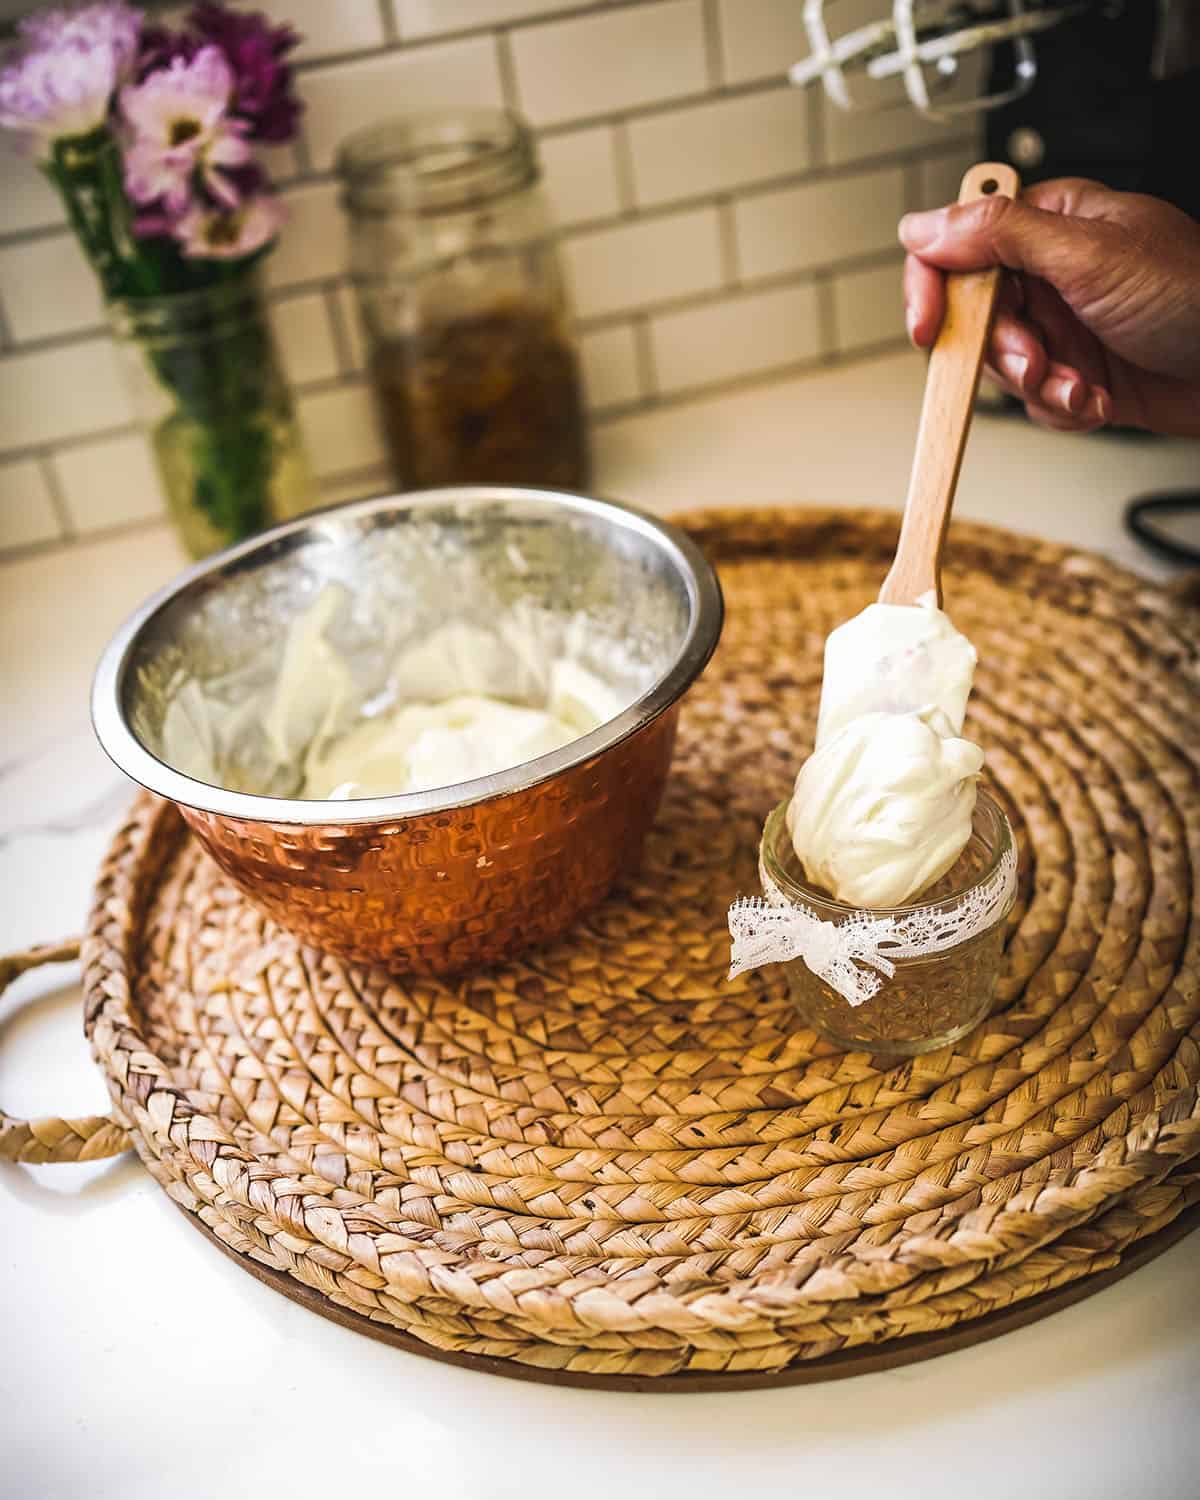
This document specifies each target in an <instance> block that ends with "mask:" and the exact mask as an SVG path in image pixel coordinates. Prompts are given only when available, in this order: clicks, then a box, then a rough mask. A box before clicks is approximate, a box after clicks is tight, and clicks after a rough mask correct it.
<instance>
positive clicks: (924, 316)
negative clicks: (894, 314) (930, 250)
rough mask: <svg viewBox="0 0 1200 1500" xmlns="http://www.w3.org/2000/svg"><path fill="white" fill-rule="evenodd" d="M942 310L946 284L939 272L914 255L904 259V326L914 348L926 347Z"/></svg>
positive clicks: (934, 334)
mask: <svg viewBox="0 0 1200 1500" xmlns="http://www.w3.org/2000/svg"><path fill="white" fill-rule="evenodd" d="M945 314H946V285H945V278H944V277H943V275H942V273H941V272H940V271H939V270H937V269H936V268H935V267H934V266H927V265H926V264H925V262H924V261H921V260H918V259H917V257H916V256H915V255H909V256H907V257H906V259H905V261H904V326H905V327H906V328H907V329H908V336H909V338H910V339H911V340H912V342H913V343H914V344H915V345H916V346H917V348H918V349H929V348H931V347H932V345H933V341H934V339H936V338H937V336H938V330H939V329H940V328H941V326H942V319H943V317H944V316H945Z"/></svg>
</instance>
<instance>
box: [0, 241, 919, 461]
mask: <svg viewBox="0 0 1200 1500" xmlns="http://www.w3.org/2000/svg"><path fill="white" fill-rule="evenodd" d="M622 222H625V221H617V223H618V224H619V223H622ZM610 227H611V226H610ZM898 255H899V250H898V248H896V247H894V246H888V247H886V248H881V249H878V250H868V251H865V252H864V253H862V254H859V255H852V256H844V257H841V258H839V259H838V260H836V261H834V262H825V263H821V264H817V265H812V266H799V267H795V268H793V269H790V270H787V271H781V272H778V273H776V274H774V275H771V276H758V277H753V278H750V279H745V278H743V277H741V276H738V278H737V279H736V280H735V281H734V282H732V283H722V284H721V285H719V286H716V287H710V288H707V289H706V290H704V291H699V292H689V293H686V294H685V295H683V296H679V297H660V298H657V299H656V300H654V301H653V302H649V303H645V304H640V305H638V306H635V307H624V308H615V309H614V310H613V311H612V312H606V313H598V314H594V315H592V316H583V317H577V318H576V325H577V327H578V328H579V330H580V331H581V332H583V333H592V332H595V331H598V330H601V329H604V328H611V327H612V326H613V325H614V324H617V323H623V322H627V321H628V320H629V319H630V318H632V317H653V316H655V315H656V314H658V313H664V312H679V311H683V310H685V309H687V308H691V307H704V306H707V305H708V304H710V303H714V302H723V301H725V300H727V299H728V298H729V297H730V296H733V295H740V294H742V293H747V292H767V291H774V290H776V289H777V288H783V287H787V286H793V285H796V284H798V283H802V282H805V281H811V280H813V279H814V278H815V277H817V276H820V275H822V274H824V275H828V276H831V277H834V276H837V275H850V274H853V273H854V272H856V271H870V270H875V269H879V268H882V267H883V266H885V265H889V264H892V263H894V262H895V260H896V258H897V256H898ZM340 287H348V288H350V289H351V291H352V290H353V287H352V283H351V282H350V281H349V279H348V278H346V277H341V276H338V277H329V276H316V277H313V278H312V279H311V280H308V281H302V282H294V283H292V284H291V285H289V286H286V287H279V288H277V289H275V290H274V291H272V292H271V293H270V294H269V296H268V305H269V306H270V307H272V308H274V307H276V306H278V305H279V304H281V303H285V302H288V301H292V300H295V299H298V298H300V297H309V296H314V295H325V296H326V297H327V298H328V299H330V301H331V302H332V305H333V306H334V308H335V309H336V311H335V313H334V320H335V321H334V327H335V342H338V340H339V338H340V337H345V339H346V348H345V350H341V348H340V343H339V351H340V352H341V353H343V354H344V356H345V364H344V368H343V369H341V370H340V371H339V373H338V374H336V375H323V376H320V377H319V378H317V379H316V380H303V381H297V382H293V383H291V389H292V390H293V392H295V393H298V394H307V393H308V392H310V391H321V390H327V389H331V388H332V387H334V386H337V385H341V384H346V383H358V382H360V381H361V379H362V368H361V366H358V365H355V364H354V361H353V355H352V353H351V345H350V342H349V335H348V330H347V329H346V328H345V326H344V320H343V318H342V308H341V305H340V303H339V302H338V299H337V297H336V291H337V289H338V288H340ZM339 331H340V332H339ZM107 332H108V329H107V327H106V326H105V325H100V326H96V327H92V328H87V329H81V330H79V331H78V332H77V333H69V334H54V335H52V336H50V337H48V338H42V339H36V340H30V341H29V342H28V343H24V344H20V345H18V346H16V347H15V348H14V349H10V350H6V351H2V352H0V365H2V364H3V363H4V361H5V360H6V359H8V358H17V357H20V356H23V355H26V354H37V353H43V352H46V351H49V350H54V349H60V348H70V347H71V346H73V345H75V344H78V343H84V342H87V341H88V340H90V339H94V338H97V337H103V336H104V335H106V334H107ZM130 430H132V429H131V427H130V425H129V424H127V423H123V424H121V425H120V426H117V427H107V428H100V429H97V430H95V431H89V432H86V433H73V434H70V435H68V436H64V437H62V438H56V439H55V440H54V442H53V445H52V446H53V447H54V448H55V449H56V450H57V449H59V448H62V447H67V446H75V447H77V446H79V445H80V444H81V443H85V442H90V441H92V440H95V439H100V438H104V437H108V436H111V435H113V434H115V433H118V432H127V431H130ZM40 446H44V445H38V444H24V445H21V446H19V447H17V448H12V449H4V448H3V447H0V459H3V460H8V459H10V458H11V457H12V456H13V454H22V455H23V456H24V455H27V454H28V453H31V452H36V451H37V450H38V449H39V447H40Z"/></svg>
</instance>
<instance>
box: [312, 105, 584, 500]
mask: <svg viewBox="0 0 1200 1500" xmlns="http://www.w3.org/2000/svg"><path fill="white" fill-rule="evenodd" d="M338 172H339V174H340V176H341V180H342V188H343V192H342V202H343V204H344V206H345V208H346V210H347V212H348V213H349V215H350V221H351V223H350V240H351V250H350V263H351V273H352V276H353V279H354V284H355V288H356V290H357V294H358V301H359V308H360V310H361V312H362V319H363V323H364V325H365V328H366V334H367V342H368V352H369V360H370V371H371V382H372V387H373V390H374V395H375V400H376V404H377V406H378V409H379V413H380V416H381V418H382V423H383V428H384V431H385V433H386V436H387V440H388V446H389V448H390V450H391V455H392V460H393V464H394V467H395V470H396V474H397V478H398V480H399V482H400V483H401V484H402V485H403V486H404V487H406V488H425V487H429V486H436V485H444V484H461V483H472V482H477V483H491V484H532V485H546V486H551V487H556V488H560V489H583V488H585V487H586V485H587V482H588V477H589V463H588V446H587V429H586V426H585V421H584V408H583V396H582V386H581V381H580V374H579V360H578V354H577V351H576V348H575V343H574V339H573V336H572V333H571V330H570V320H569V317H568V308H567V298H566V293H565V289H564V285H563V278H562V274H561V270H560V267H559V261H558V254H557V250H556V247H555V244H554V241H553V238H552V236H551V232H550V230H551V226H550V218H549V214H548V212H547V208H546V204H545V201H544V197H543V194H542V191H541V187H540V177H541V171H540V168H539V165H538V160H537V155H536V152H535V149H534V144H533V140H532V137H531V136H530V134H529V131H528V129H527V128H526V127H525V125H524V124H522V122H521V121H520V120H518V119H517V118H516V117H514V116H513V115H512V114H510V113H508V112H506V111H503V110H478V111H470V112H460V113H437V114H428V115H413V116H411V117H408V118H404V119H399V120H395V121H392V122H389V123H386V124H383V125H379V126H376V127H372V128H371V129H369V130H366V131H362V132H360V133H359V134H357V135H354V136H352V137H351V139H350V140H349V141H347V142H346V144H345V145H344V146H343V147H342V150H341V152H340V154H339V157H338Z"/></svg>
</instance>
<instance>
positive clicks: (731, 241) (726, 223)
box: [717, 193, 742, 291]
mask: <svg viewBox="0 0 1200 1500" xmlns="http://www.w3.org/2000/svg"><path fill="white" fill-rule="evenodd" d="M717 234H718V236H719V237H720V249H721V275H722V279H723V281H724V283H725V286H726V287H727V288H728V289H729V290H730V291H740V290H741V285H742V270H741V261H740V257H739V255H738V243H737V225H736V223H735V222H734V214H733V198H732V196H731V195H730V194H728V193H726V194H724V195H723V196H722V197H720V198H718V200H717Z"/></svg>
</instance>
